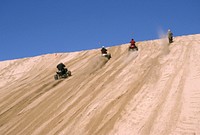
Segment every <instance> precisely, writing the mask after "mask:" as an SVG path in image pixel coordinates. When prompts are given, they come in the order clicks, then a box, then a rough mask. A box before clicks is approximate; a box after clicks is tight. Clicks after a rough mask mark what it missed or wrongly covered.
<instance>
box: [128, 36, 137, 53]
mask: <svg viewBox="0 0 200 135" xmlns="http://www.w3.org/2000/svg"><path fill="white" fill-rule="evenodd" d="M130 43H131V44H130V46H129V50H130V49H136V50H137V51H138V48H137V46H136V45H135V40H134V39H131V41H130Z"/></svg>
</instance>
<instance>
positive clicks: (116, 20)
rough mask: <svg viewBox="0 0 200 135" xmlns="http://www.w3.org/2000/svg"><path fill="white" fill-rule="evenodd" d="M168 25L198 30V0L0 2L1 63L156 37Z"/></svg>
mask: <svg viewBox="0 0 200 135" xmlns="http://www.w3.org/2000/svg"><path fill="white" fill-rule="evenodd" d="M168 28H170V29H171V30H172V32H173V33H174V35H175V36H181V35H188V34H198V33H200V0H0V61H2V60H11V59H17V58H24V57H31V56H37V55H41V54H47V53H56V52H74V51H80V50H88V49H96V48H100V47H101V46H102V45H104V46H107V47H108V46H115V45H120V44H123V43H128V42H129V41H130V39H131V38H134V39H135V40H136V41H145V40H151V39H157V38H158V30H159V29H162V30H164V31H167V29H168ZM99 42H100V44H99Z"/></svg>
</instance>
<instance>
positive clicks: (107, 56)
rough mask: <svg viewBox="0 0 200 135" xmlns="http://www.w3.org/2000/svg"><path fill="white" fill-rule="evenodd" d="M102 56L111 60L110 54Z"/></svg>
mask: <svg viewBox="0 0 200 135" xmlns="http://www.w3.org/2000/svg"><path fill="white" fill-rule="evenodd" d="M102 56H103V57H106V58H108V60H109V59H110V58H111V54H110V53H104V54H102Z"/></svg>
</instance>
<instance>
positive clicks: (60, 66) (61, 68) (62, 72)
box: [57, 63, 68, 75]
mask: <svg viewBox="0 0 200 135" xmlns="http://www.w3.org/2000/svg"><path fill="white" fill-rule="evenodd" d="M57 69H58V71H59V72H60V73H61V75H64V74H66V73H67V71H68V70H67V68H65V65H64V64H63V63H59V64H58V65H57ZM57 73H58V72H57Z"/></svg>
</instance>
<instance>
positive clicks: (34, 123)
mask: <svg viewBox="0 0 200 135" xmlns="http://www.w3.org/2000/svg"><path fill="white" fill-rule="evenodd" d="M127 46H128V44H124V45H120V46H115V47H111V48H109V52H111V54H112V58H111V59H110V60H109V61H107V60H106V59H105V58H102V57H100V56H99V50H90V51H82V52H75V53H63V54H47V55H43V56H37V57H31V58H24V59H18V60H11V61H3V62H0V134H1V135H8V134H9V135H29V134H32V135H45V134H48V135H50V134H52V135H53V134H63V135H200V34H197V35H189V36H181V37H176V38H175V42H174V43H173V44H171V45H170V46H169V47H168V46H167V45H166V43H165V41H164V40H152V41H145V42H139V43H138V47H139V50H140V51H139V52H136V53H129V52H128V51H127ZM59 62H63V63H65V64H66V65H67V67H68V68H69V69H70V70H71V71H72V74H73V76H72V77H70V78H68V79H65V80H58V81H55V80H54V79H53V75H54V74H55V71H56V68H55V66H56V65H57V64H58V63H59Z"/></svg>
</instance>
